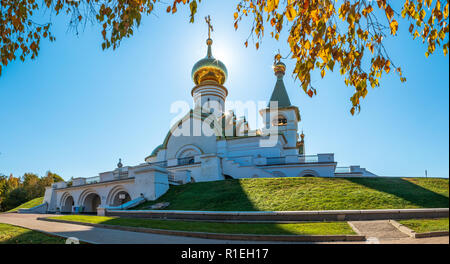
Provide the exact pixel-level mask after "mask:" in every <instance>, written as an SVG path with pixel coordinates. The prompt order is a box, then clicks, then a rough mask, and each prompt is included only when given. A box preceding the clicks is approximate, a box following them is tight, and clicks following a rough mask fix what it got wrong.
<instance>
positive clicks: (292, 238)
mask: <svg viewBox="0 0 450 264" xmlns="http://www.w3.org/2000/svg"><path fill="white" fill-rule="evenodd" d="M37 220H42V221H49V222H59V223H67V224H77V225H86V226H93V227H100V228H108V229H116V230H123V231H131V232H140V233H151V234H160V235H175V236H186V237H197V238H207V239H220V240H248V241H278V242H331V241H365V240H366V237H365V236H362V235H323V236H322V235H311V236H308V235H305V236H302V235H247V234H221V233H206V232H187V231H175V230H164V229H153V228H145V227H128V226H115V225H104V224H92V223H82V222H76V221H68V220H59V219H48V218H45V217H39V218H37Z"/></svg>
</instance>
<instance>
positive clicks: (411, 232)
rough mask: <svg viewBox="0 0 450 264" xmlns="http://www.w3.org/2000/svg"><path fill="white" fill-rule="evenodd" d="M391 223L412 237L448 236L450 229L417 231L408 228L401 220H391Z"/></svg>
mask: <svg viewBox="0 0 450 264" xmlns="http://www.w3.org/2000/svg"><path fill="white" fill-rule="evenodd" d="M389 223H390V224H391V225H393V226H394V227H395V228H397V229H398V230H399V231H400V232H403V233H405V234H407V235H408V236H410V237H412V238H425V237H439V236H448V235H449V231H433V232H426V233H416V232H415V231H414V230H412V229H410V228H408V227H407V226H405V225H402V224H400V223H399V222H397V221H395V220H392V219H391V220H389Z"/></svg>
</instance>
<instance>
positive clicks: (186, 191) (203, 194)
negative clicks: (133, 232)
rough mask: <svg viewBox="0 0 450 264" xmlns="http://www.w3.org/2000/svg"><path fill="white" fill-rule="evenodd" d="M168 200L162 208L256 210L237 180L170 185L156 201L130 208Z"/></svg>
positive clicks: (136, 208) (147, 207)
mask: <svg viewBox="0 0 450 264" xmlns="http://www.w3.org/2000/svg"><path fill="white" fill-rule="evenodd" d="M167 201H170V205H169V206H168V207H166V208H164V210H180V208H182V209H181V210H187V211H189V210H195V211H236V210H239V211H258V210H259V209H258V208H256V207H255V206H254V204H253V203H252V201H250V200H249V197H248V195H247V194H246V192H245V190H244V189H243V188H242V186H241V183H240V182H239V180H223V181H217V182H199V183H194V184H186V185H179V186H170V191H169V192H167V193H166V194H164V195H163V196H161V197H160V198H159V199H157V200H156V201H149V202H146V203H143V204H141V205H139V206H137V207H135V208H133V209H132V210H146V209H150V208H149V207H150V206H151V205H153V204H156V203H160V202H167Z"/></svg>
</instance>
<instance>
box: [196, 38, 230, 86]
mask: <svg viewBox="0 0 450 264" xmlns="http://www.w3.org/2000/svg"><path fill="white" fill-rule="evenodd" d="M206 44H207V45H208V53H207V55H206V57H205V58H203V59H201V60H199V61H198V62H197V63H196V64H195V65H194V67H193V68H192V80H193V81H194V83H195V84H196V85H199V84H201V83H203V82H205V81H213V82H216V83H218V84H220V85H223V84H224V83H225V81H226V80H227V76H228V72H227V67H225V64H223V62H221V61H220V60H217V59H215V58H214V57H213V56H212V51H211V45H212V39H210V38H208V39H207V41H206Z"/></svg>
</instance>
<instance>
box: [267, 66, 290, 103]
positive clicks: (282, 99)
mask: <svg viewBox="0 0 450 264" xmlns="http://www.w3.org/2000/svg"><path fill="white" fill-rule="evenodd" d="M285 70H286V65H285V64H284V63H282V62H278V63H277V64H275V66H274V71H275V75H276V76H277V83H276V84H275V88H274V89H273V92H272V96H271V97H270V101H269V106H270V102H271V101H277V102H278V107H279V108H281V107H288V106H291V100H289V96H288V94H287V91H286V87H285V86H284V82H283V76H284V72H285Z"/></svg>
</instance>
